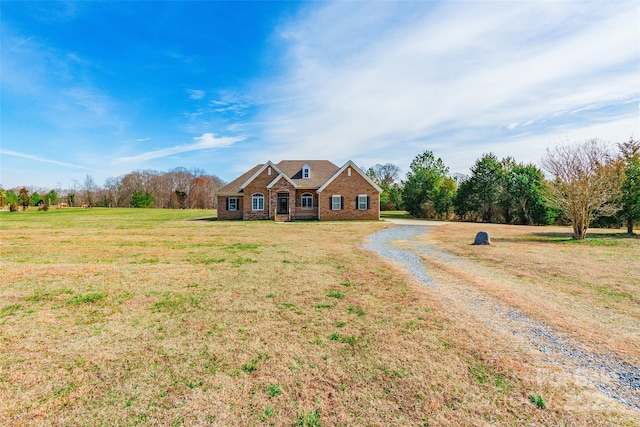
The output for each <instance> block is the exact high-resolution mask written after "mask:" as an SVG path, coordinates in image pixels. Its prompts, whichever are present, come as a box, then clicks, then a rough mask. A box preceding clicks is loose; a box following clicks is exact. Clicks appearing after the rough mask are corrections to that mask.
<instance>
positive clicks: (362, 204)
mask: <svg viewBox="0 0 640 427" xmlns="http://www.w3.org/2000/svg"><path fill="white" fill-rule="evenodd" d="M367 209H369V197H368V196H367V195H366V194H359V195H358V210H359V211H365V210H367Z"/></svg>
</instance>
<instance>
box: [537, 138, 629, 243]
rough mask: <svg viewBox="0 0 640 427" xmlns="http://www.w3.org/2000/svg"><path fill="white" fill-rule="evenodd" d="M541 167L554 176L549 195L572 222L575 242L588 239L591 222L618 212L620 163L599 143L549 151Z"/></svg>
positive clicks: (587, 142) (575, 145)
mask: <svg viewBox="0 0 640 427" xmlns="http://www.w3.org/2000/svg"><path fill="white" fill-rule="evenodd" d="M542 166H543V168H544V169H545V170H546V171H547V172H549V173H550V174H551V176H552V177H553V179H552V180H551V181H550V182H549V190H550V191H549V194H548V196H549V198H550V199H551V200H552V202H554V203H555V204H556V206H557V207H558V209H559V210H560V211H561V212H562V213H564V215H565V216H566V217H567V218H568V219H569V221H571V225H572V227H573V238H574V239H576V240H582V239H584V238H585V236H586V234H587V228H589V224H590V223H591V220H593V219H594V218H596V217H598V216H600V215H606V214H613V213H615V211H616V210H617V207H616V206H615V201H616V200H617V199H618V197H619V195H620V171H619V162H617V161H616V159H615V158H614V157H613V156H612V155H611V153H610V152H609V150H608V149H607V146H606V145H605V144H604V143H603V142H601V141H600V140H598V139H592V140H588V141H585V142H584V143H582V144H577V143H576V144H572V145H561V146H556V147H555V148H554V149H553V150H547V155H546V156H545V157H544V158H543V160H542Z"/></svg>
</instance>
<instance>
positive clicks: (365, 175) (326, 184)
mask: <svg viewBox="0 0 640 427" xmlns="http://www.w3.org/2000/svg"><path fill="white" fill-rule="evenodd" d="M348 167H351V169H352V170H354V171H356V173H358V174H360V176H361V177H363V178H364V179H365V180H366V181H367V182H368V183H369V184H371V186H372V187H373V188H375V189H376V191H377V192H378V193H382V188H380V187H379V186H378V184H376V183H375V182H373V181H372V180H371V178H369V177H368V176H367V174H365V173H364V172H363V171H362V170H361V169H360V168H359V167H358V166H356V165H355V164H354V163H353V162H352V161H351V160H349V161H348V162H347V163H345V164H344V166H342V167H341V168H340V169H338V171H337V172H336V173H334V174H333V176H332V177H331V178H329V179H328V180H327V181H326V182H325V183H324V184H322V186H321V187H320V188H318V190H317V192H318V193H320V192H322V190H324V189H325V188H327V186H328V185H329V184H331V183H332V182H333V180H335V179H336V178H337V177H338V176H340V174H341V173H342V172H344V171H345V169H347V168H348Z"/></svg>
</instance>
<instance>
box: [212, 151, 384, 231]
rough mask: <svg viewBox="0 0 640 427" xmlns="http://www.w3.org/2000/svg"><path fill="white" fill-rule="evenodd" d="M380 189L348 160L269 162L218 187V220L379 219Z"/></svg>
mask: <svg viewBox="0 0 640 427" xmlns="http://www.w3.org/2000/svg"><path fill="white" fill-rule="evenodd" d="M381 192H382V189H381V188H380V187H378V185H376V183H374V182H373V181H372V180H371V179H370V178H369V177H368V176H367V175H366V174H365V173H364V172H363V171H362V170H360V168H358V167H357V166H356V165H355V164H354V163H353V162H352V161H348V162H347V163H345V164H344V166H342V167H338V166H336V165H334V164H333V163H331V162H330V161H328V160H283V161H281V162H280V163H278V164H274V163H272V162H271V161H268V162H267V163H264V164H259V165H256V166H254V167H253V168H251V169H250V170H248V171H247V172H245V173H244V174H242V175H240V176H239V177H238V178H236V179H234V180H233V181H231V182H230V183H229V184H227V185H225V186H224V187H222V188H221V189H220V190H218V193H217V197H218V219H222V220H224V219H243V220H252V219H271V220H275V221H293V220H296V219H318V220H322V221H325V220H354V219H357V220H378V219H380V193H381Z"/></svg>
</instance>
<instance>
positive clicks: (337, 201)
mask: <svg viewBox="0 0 640 427" xmlns="http://www.w3.org/2000/svg"><path fill="white" fill-rule="evenodd" d="M341 209H342V197H341V196H339V195H333V196H331V210H332V211H339V210H341Z"/></svg>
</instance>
